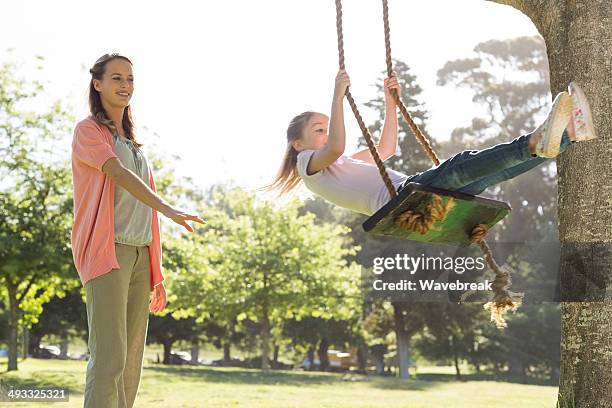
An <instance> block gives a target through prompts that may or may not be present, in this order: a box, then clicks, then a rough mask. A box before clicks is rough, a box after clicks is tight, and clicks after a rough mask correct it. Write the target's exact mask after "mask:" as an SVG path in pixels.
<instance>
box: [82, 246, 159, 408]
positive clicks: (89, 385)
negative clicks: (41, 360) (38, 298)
mask: <svg viewBox="0 0 612 408" xmlns="http://www.w3.org/2000/svg"><path fill="white" fill-rule="evenodd" d="M115 250H116V253H117V261H118V262H119V266H120V268H119V269H113V270H112V271H111V272H108V273H106V274H104V275H101V276H98V277H96V278H94V279H92V280H90V281H89V282H87V283H86V284H85V291H86V299H87V302H86V304H87V322H88V325H89V342H88V347H89V353H90V358H89V362H88V363H87V376H86V380H85V402H84V407H86V408H126V407H129V408H131V407H132V406H133V405H134V400H135V399H136V393H137V391H138V384H139V383H140V375H141V372H142V361H143V353H144V347H145V338H146V333H147V325H148V323H149V282H150V278H149V251H148V248H147V247H146V246H143V247H136V246H130V245H123V244H115Z"/></svg>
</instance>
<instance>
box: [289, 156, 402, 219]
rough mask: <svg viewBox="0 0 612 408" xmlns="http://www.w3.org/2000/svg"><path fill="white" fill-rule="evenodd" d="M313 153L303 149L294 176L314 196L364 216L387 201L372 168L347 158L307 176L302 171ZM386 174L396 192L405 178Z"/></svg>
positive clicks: (383, 188) (395, 172)
mask: <svg viewBox="0 0 612 408" xmlns="http://www.w3.org/2000/svg"><path fill="white" fill-rule="evenodd" d="M314 152H315V150H303V151H301V152H300V153H299V154H298V156H297V171H298V174H299V175H300V177H301V179H302V180H303V181H304V184H305V185H306V187H307V188H308V189H309V190H310V191H312V192H313V193H314V194H316V195H318V196H321V197H322V198H324V199H326V200H327V201H330V202H332V203H334V204H336V205H338V206H340V207H344V208H348V209H349V210H352V211H356V212H358V213H361V214H366V215H372V214H374V213H375V212H376V211H377V210H378V209H379V208H380V207H382V206H383V205H385V204H386V203H387V202H388V201H389V200H390V199H391V196H390V195H389V192H388V191H387V187H386V186H385V184H384V182H383V181H382V178H381V177H380V174H379V173H378V169H377V168H376V166H374V165H373V164H370V163H367V162H364V161H363V160H356V159H353V158H352V157H350V156H344V155H343V156H340V157H339V158H338V160H336V161H335V162H334V163H332V164H331V165H329V166H328V167H326V168H325V169H323V170H321V171H318V172H316V173H314V174H310V175H309V174H308V172H307V170H306V169H307V168H308V163H309V162H310V158H311V157H312V155H313V154H314ZM387 172H388V173H389V177H390V178H391V182H392V183H393V186H394V187H395V189H396V190H397V188H398V187H399V186H401V185H402V183H403V182H404V181H406V179H407V178H408V176H407V175H405V174H403V173H400V172H398V171H394V170H390V169H387Z"/></svg>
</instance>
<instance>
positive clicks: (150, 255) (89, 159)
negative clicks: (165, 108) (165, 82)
mask: <svg viewBox="0 0 612 408" xmlns="http://www.w3.org/2000/svg"><path fill="white" fill-rule="evenodd" d="M89 72H90V73H91V80H90V82H89V108H90V111H91V116H89V117H87V118H86V119H84V120H82V121H81V122H79V123H78V124H77V125H76V128H75V130H74V138H73V141H72V175H73V184H74V225H73V228H72V237H71V242H72V252H73V257H74V264H75V266H76V269H77V271H78V273H79V277H80V279H81V282H82V284H83V285H84V287H85V291H86V306H87V322H88V326H89V340H88V347H89V353H90V357H89V362H88V363H87V376H86V384H85V404H84V406H85V407H117V406H119V407H132V406H133V404H134V400H135V399H136V393H137V391H138V384H139V382H140V374H141V371H142V358H143V353H144V346H145V337H146V333H147V323H148V317H149V316H148V312H149V310H150V311H152V312H157V311H161V310H163V309H164V307H165V305H166V292H165V289H164V285H163V283H162V281H163V276H162V273H161V243H160V231H159V224H158V220H157V212H160V213H162V214H163V215H165V216H166V217H168V218H170V219H171V220H172V221H174V222H176V223H177V224H179V225H182V226H183V227H185V228H186V229H187V230H188V231H190V232H191V231H193V229H192V227H191V226H190V225H189V224H187V221H195V222H199V223H204V221H203V220H202V219H200V217H198V216H195V215H189V214H186V213H184V212H182V211H179V210H177V209H175V208H173V207H171V206H170V205H168V204H167V203H166V202H165V201H164V200H163V199H162V198H161V197H160V196H159V195H157V193H156V192H155V182H154V179H153V173H152V171H151V168H150V166H149V164H148V162H147V160H146V157H145V154H144V150H143V149H142V145H141V144H140V143H138V142H137V141H136V136H135V129H134V124H133V122H132V113H131V108H130V99H131V98H132V95H133V93H134V74H133V72H132V63H131V62H130V60H129V59H128V58H126V57H124V56H121V55H118V54H106V55H103V56H102V57H100V58H99V59H98V60H97V61H96V63H95V64H94V66H93V67H92V68H91V69H90V71H89ZM150 291H152V292H153V295H152V299H151V300H149V293H150ZM147 308H148V309H149V310H147Z"/></svg>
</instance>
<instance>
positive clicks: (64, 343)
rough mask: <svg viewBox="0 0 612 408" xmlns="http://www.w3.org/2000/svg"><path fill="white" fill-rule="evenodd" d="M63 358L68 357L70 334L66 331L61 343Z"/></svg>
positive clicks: (61, 355) (61, 356)
mask: <svg viewBox="0 0 612 408" xmlns="http://www.w3.org/2000/svg"><path fill="white" fill-rule="evenodd" d="M59 357H60V358H61V359H64V360H65V359H67V358H68V335H67V334H66V333H62V342H61V343H60V355H59Z"/></svg>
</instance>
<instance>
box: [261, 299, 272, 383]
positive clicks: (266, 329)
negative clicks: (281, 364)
mask: <svg viewBox="0 0 612 408" xmlns="http://www.w3.org/2000/svg"><path fill="white" fill-rule="evenodd" d="M262 309H263V310H262V313H261V333H260V334H261V369H262V370H263V371H268V370H269V369H270V361H269V360H268V355H269V354H270V320H269V318H268V308H267V307H266V306H265V305H264V307H263V308H262Z"/></svg>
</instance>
